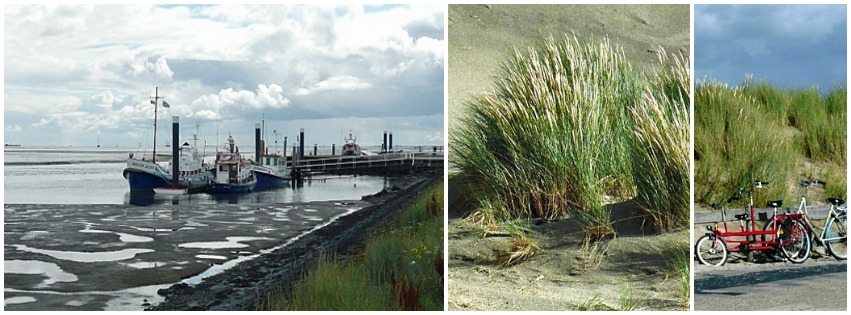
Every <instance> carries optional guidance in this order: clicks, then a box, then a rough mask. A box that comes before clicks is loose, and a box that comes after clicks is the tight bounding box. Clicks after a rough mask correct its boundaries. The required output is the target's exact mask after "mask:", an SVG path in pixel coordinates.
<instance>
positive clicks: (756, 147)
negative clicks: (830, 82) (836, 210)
mask: <svg viewBox="0 0 851 315" xmlns="http://www.w3.org/2000/svg"><path fill="white" fill-rule="evenodd" d="M822 92H823V91H820V90H819V89H817V88H808V89H785V88H780V87H776V86H773V85H771V84H769V83H766V82H753V81H751V80H750V79H748V80H746V81H745V82H744V83H743V84H742V85H740V86H735V87H730V86H727V85H725V84H720V83H717V82H706V81H704V82H699V83H698V84H697V85H696V87H695V100H694V111H695V112H694V119H695V121H694V137H695V142H694V150H695V152H694V154H695V184H694V187H695V202H696V203H698V204H703V205H708V204H711V203H717V202H720V201H722V200H723V199H725V198H727V197H728V196H730V195H731V194H733V193H734V192H735V191H736V190H737V189H738V188H739V187H745V188H746V189H747V188H749V187H748V184H749V183H752V182H753V181H754V180H762V181H768V182H769V183H770V185H769V186H768V188H767V189H763V190H760V191H759V194H757V195H755V204H756V206H757V207H765V202H766V201H767V200H777V199H782V200H785V202H786V205H790V206H791V205H795V204H796V203H797V202H798V201H799V200H800V194H801V192H802V189H801V187H800V186H799V184H798V183H799V182H800V181H801V180H803V179H819V180H822V181H825V182H827V185H826V186H825V187H816V188H812V189H810V192H809V194H808V196H807V199H808V200H811V201H813V202H815V203H826V202H825V199H826V198H827V197H839V198H843V199H844V198H846V194H847V193H846V167H847V163H846V158H845V151H846V103H847V89H846V88H844V87H837V88H833V89H831V90H830V91H827V92H826V93H822Z"/></svg>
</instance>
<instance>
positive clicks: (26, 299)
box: [3, 296, 36, 305]
mask: <svg viewBox="0 0 851 315" xmlns="http://www.w3.org/2000/svg"><path fill="white" fill-rule="evenodd" d="M35 301H36V299H35V298H34V297H31V296H16V297H10V298H6V299H3V304H4V305H6V304H24V303H32V302H35Z"/></svg>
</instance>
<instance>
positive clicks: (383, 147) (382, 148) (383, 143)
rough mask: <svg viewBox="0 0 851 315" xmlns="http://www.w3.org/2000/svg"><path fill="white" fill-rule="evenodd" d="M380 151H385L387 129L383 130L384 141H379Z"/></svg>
mask: <svg viewBox="0 0 851 315" xmlns="http://www.w3.org/2000/svg"><path fill="white" fill-rule="evenodd" d="M381 152H387V130H384V141H383V142H381Z"/></svg>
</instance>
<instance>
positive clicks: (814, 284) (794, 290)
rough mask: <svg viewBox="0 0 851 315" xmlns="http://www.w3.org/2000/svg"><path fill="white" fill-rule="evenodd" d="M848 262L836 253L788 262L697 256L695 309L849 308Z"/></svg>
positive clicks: (791, 309)
mask: <svg viewBox="0 0 851 315" xmlns="http://www.w3.org/2000/svg"><path fill="white" fill-rule="evenodd" d="M847 281H848V266H847V264H846V262H845V261H836V260H834V259H833V258H829V257H824V258H821V259H810V260H808V261H806V262H805V263H803V264H792V263H788V262H774V263H750V262H745V261H737V262H733V263H728V264H726V265H724V266H720V267H713V266H705V265H701V264H700V263H698V262H695V273H694V309H695V310H696V311H753V310H760V311H804V310H824V311H828V310H830V311H845V310H847V309H848V307H847V291H848V284H847Z"/></svg>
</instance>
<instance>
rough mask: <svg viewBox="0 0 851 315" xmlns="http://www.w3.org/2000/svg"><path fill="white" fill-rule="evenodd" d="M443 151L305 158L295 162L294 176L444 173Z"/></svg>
mask: <svg viewBox="0 0 851 315" xmlns="http://www.w3.org/2000/svg"><path fill="white" fill-rule="evenodd" d="M443 160H444V159H443V150H442V148H441V150H437V149H436V148H435V149H434V150H432V151H431V152H394V153H382V154H377V155H360V156H305V157H303V158H302V159H300V160H296V161H295V162H293V170H294V173H300V174H336V175H351V174H355V175H405V174H414V173H417V172H421V171H428V170H443V164H444V163H443Z"/></svg>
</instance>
